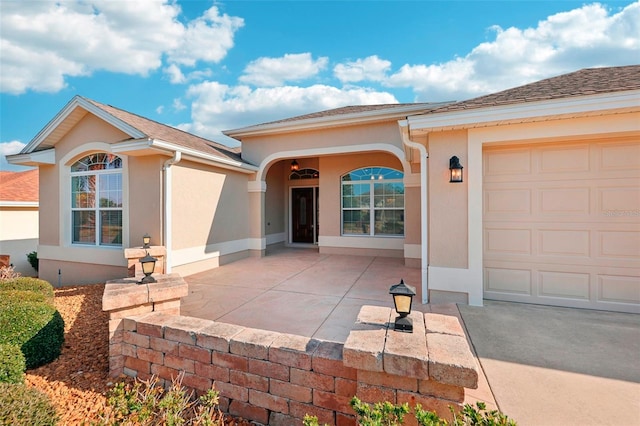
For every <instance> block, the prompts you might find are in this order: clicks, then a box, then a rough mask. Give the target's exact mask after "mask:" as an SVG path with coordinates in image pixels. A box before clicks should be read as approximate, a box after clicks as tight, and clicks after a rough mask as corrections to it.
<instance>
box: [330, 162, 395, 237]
mask: <svg viewBox="0 0 640 426" xmlns="http://www.w3.org/2000/svg"><path fill="white" fill-rule="evenodd" d="M403 177H404V173H402V172H400V171H398V170H394V169H390V168H387V167H365V168H362V169H357V170H353V171H351V172H349V173H347V174H346V175H344V176H342V234H343V235H370V236H375V235H389V236H403V235H404V183H403V182H402V179H403Z"/></svg>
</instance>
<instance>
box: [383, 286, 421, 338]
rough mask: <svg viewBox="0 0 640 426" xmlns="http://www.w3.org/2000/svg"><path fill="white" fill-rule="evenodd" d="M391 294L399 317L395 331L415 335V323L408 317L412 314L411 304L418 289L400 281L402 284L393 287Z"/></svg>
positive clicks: (390, 290)
mask: <svg viewBox="0 0 640 426" xmlns="http://www.w3.org/2000/svg"><path fill="white" fill-rule="evenodd" d="M389 294H391V295H392V296H393V304H394V306H395V308H396V312H397V313H398V315H399V316H398V317H396V322H395V326H394V327H393V329H394V330H396V331H402V332H405V333H413V321H412V320H411V318H409V317H408V316H407V315H409V314H410V313H411V304H412V303H413V296H415V295H416V288H415V287H413V286H410V285H406V284H405V283H404V280H400V284H396V285H392V286H391V288H390V289H389Z"/></svg>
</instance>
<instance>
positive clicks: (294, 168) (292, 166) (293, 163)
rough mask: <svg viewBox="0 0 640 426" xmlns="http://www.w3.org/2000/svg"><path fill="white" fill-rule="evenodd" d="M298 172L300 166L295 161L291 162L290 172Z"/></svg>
mask: <svg viewBox="0 0 640 426" xmlns="http://www.w3.org/2000/svg"><path fill="white" fill-rule="evenodd" d="M298 170H300V164H298V162H297V161H296V160H293V161H292V162H291V171H292V172H297V171H298Z"/></svg>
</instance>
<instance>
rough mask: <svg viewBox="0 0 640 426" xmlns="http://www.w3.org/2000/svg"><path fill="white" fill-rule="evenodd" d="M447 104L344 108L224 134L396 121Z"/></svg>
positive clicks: (228, 131)
mask: <svg viewBox="0 0 640 426" xmlns="http://www.w3.org/2000/svg"><path fill="white" fill-rule="evenodd" d="M448 103H450V102H435V103H431V102H429V103H405V104H379V105H353V106H345V107H341V108H334V109H329V110H325V111H318V112H314V113H311V114H304V115H298V116H295V117H290V118H285V119H282V120H277V121H270V122H267V123H261V124H256V125H253V126H248V127H243V128H240V129H233V130H225V131H223V132H222V133H224V134H225V135H227V136H230V137H233V138H241V137H243V136H248V135H261V134H268V133H282V132H290V131H299V130H309V129H314V128H326V127H335V126H346V125H353V124H364V123H371V122H376V121H385V120H397V119H400V118H405V117H406V116H408V115H413V114H421V113H426V112H429V111H433V110H435V109H436V108H438V107H441V106H443V105H447V104H448Z"/></svg>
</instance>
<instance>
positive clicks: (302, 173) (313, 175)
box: [289, 169, 320, 180]
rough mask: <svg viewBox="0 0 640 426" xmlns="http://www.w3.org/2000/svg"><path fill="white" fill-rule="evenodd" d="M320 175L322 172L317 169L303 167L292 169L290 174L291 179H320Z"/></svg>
mask: <svg viewBox="0 0 640 426" xmlns="http://www.w3.org/2000/svg"><path fill="white" fill-rule="evenodd" d="M319 177H320V172H319V171H317V170H316V169H302V170H294V171H292V172H291V174H290V175H289V180H299V179H318V178H319Z"/></svg>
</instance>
